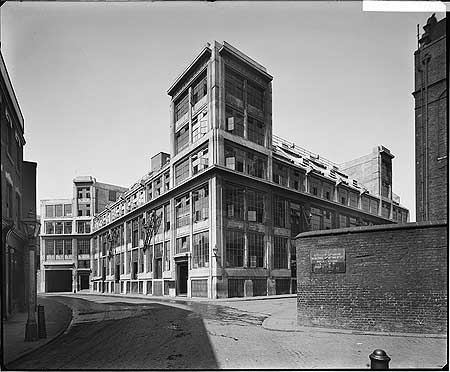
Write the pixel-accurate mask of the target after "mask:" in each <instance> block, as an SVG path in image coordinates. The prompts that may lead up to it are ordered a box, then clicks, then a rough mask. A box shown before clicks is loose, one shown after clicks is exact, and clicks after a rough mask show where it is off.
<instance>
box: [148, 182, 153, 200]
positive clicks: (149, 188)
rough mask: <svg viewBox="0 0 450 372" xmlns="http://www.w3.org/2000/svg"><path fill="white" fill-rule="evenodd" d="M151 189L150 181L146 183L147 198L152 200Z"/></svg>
mask: <svg viewBox="0 0 450 372" xmlns="http://www.w3.org/2000/svg"><path fill="white" fill-rule="evenodd" d="M152 191H153V189H152V183H151V182H150V183H149V184H148V185H147V200H152V199H153V192H152Z"/></svg>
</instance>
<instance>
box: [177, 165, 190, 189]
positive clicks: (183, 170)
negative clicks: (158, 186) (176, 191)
mask: <svg viewBox="0 0 450 372" xmlns="http://www.w3.org/2000/svg"><path fill="white" fill-rule="evenodd" d="M188 177H189V159H186V160H185V161H183V162H181V163H178V164H177V165H175V185H179V184H180V183H181V181H183V180H185V179H186V178H188Z"/></svg>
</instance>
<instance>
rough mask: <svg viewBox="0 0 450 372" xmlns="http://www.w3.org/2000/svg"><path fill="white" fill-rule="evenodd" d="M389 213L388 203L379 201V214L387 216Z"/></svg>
mask: <svg viewBox="0 0 450 372" xmlns="http://www.w3.org/2000/svg"><path fill="white" fill-rule="evenodd" d="M390 213H391V206H390V205H389V204H388V203H385V202H382V203H381V216H382V217H384V218H389V215H390Z"/></svg>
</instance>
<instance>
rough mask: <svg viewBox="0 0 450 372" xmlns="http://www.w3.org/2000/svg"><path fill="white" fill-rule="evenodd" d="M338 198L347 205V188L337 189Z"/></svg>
mask: <svg viewBox="0 0 450 372" xmlns="http://www.w3.org/2000/svg"><path fill="white" fill-rule="evenodd" d="M338 200H339V202H340V203H341V204H344V205H347V190H344V189H342V188H339V189H338Z"/></svg>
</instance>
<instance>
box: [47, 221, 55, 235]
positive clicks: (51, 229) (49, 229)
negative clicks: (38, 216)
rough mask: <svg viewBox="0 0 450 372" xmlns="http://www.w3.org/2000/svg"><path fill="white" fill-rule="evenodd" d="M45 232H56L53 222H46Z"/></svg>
mask: <svg viewBox="0 0 450 372" xmlns="http://www.w3.org/2000/svg"><path fill="white" fill-rule="evenodd" d="M45 233H46V234H54V233H55V227H54V224H53V222H46V223H45Z"/></svg>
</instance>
